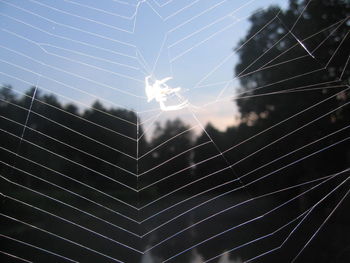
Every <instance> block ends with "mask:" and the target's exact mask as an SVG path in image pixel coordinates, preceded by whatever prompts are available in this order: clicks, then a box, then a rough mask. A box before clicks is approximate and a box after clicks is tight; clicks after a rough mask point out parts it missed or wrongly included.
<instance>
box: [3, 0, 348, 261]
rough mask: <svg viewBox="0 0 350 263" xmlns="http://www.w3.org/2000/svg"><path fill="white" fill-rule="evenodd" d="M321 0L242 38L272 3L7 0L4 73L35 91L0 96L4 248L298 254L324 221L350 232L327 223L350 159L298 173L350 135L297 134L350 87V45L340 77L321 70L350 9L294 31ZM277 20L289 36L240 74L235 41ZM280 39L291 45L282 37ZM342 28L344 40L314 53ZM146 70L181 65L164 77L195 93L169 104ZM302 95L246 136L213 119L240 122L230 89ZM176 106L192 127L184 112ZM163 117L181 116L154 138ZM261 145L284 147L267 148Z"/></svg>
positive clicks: (183, 255)
mask: <svg viewBox="0 0 350 263" xmlns="http://www.w3.org/2000/svg"><path fill="white" fill-rule="evenodd" d="M257 2H259V6H260V7H261V8H262V9H260V10H256V8H257ZM312 2H313V1H308V2H307V4H306V6H305V7H304V9H302V10H298V12H299V13H298V14H299V15H298V18H297V20H295V21H294V24H293V25H292V26H288V25H286V24H285V22H284V20H283V18H282V16H281V15H280V14H281V12H282V10H279V11H277V12H276V13H275V14H274V15H273V16H272V17H271V19H270V20H269V21H267V23H265V24H264V25H262V26H261V27H260V28H259V29H258V30H257V31H256V32H254V33H253V35H252V37H251V38H249V39H247V41H245V42H242V43H240V44H238V45H237V48H236V49H234V50H233V51H232V47H233V46H234V44H235V41H236V38H233V37H232V36H235V34H242V35H241V37H243V36H244V35H245V31H244V30H242V29H241V27H244V23H247V19H248V18H249V17H250V16H251V15H252V14H253V13H254V14H259V13H261V12H263V11H265V10H267V7H268V6H269V5H270V4H275V3H276V1H255V0H251V1H228V0H222V1H215V2H213V1H199V0H192V1H173V0H163V1H161V0H158V1H157V0H152V1H148V0H146V1H136V0H135V1H132V0H128V1H124V0H108V1H107V0H106V1H103V4H102V3H101V4H100V3H97V2H95V1H79V0H66V1H55V2H46V1H41V0H40V1H39V0H25V1H5V0H0V3H1V5H2V9H1V10H0V15H1V22H2V26H1V29H2V31H1V34H2V35H3V36H5V37H4V39H5V41H4V42H3V43H1V44H0V46H1V50H2V52H1V58H0V61H1V63H2V65H3V67H2V70H1V72H0V74H1V76H2V82H3V83H11V84H13V86H14V88H13V89H12V91H13V92H14V93H15V94H16V95H17V96H22V97H23V98H25V102H26V103H25V104H20V103H16V101H14V100H10V99H7V98H0V105H6V106H7V107H9V109H10V111H9V112H2V113H1V115H0V118H1V126H0V130H1V133H2V136H3V138H5V139H4V142H2V143H1V145H0V149H1V152H2V155H1V156H2V160H0V163H1V170H0V171H1V178H2V185H3V187H2V203H3V209H2V213H1V216H2V220H3V221H2V222H3V223H2V224H3V225H4V226H5V227H3V229H2V233H1V238H2V239H3V241H4V242H3V243H5V244H6V245H5V246H4V247H3V249H2V250H1V251H0V252H1V254H2V256H3V257H4V259H5V260H4V262H7V261H10V260H14V261H15V260H17V261H18V262H48V261H51V260H52V261H53V262H67V261H68V262H69V261H70V262H144V263H145V262H214V261H217V262H251V261H255V262H263V261H264V260H267V262H271V261H273V260H274V259H275V258H283V259H284V260H285V261H286V262H287V261H291V262H294V261H295V262H298V261H299V262H302V261H301V260H303V259H304V260H305V258H302V257H303V255H305V253H306V252H307V250H308V249H311V248H312V253H315V252H316V251H317V248H315V247H311V246H312V244H314V243H315V240H316V239H317V238H318V236H320V235H321V234H322V233H324V232H326V231H327V229H331V230H329V231H333V230H334V229H336V231H342V230H341V227H342V226H341V225H340V226H338V227H333V228H330V227H329V222H330V221H331V220H333V221H332V222H334V221H335V219H334V218H337V220H338V221H339V218H342V217H345V215H344V213H345V212H344V211H343V210H342V209H340V208H341V207H344V203H345V201H346V198H347V195H348V193H349V182H348V179H349V169H350V168H346V166H347V167H348V163H346V164H345V166H344V167H345V168H344V167H342V168H339V167H336V168H337V169H336V170H327V171H325V172H324V174H317V175H315V174H314V173H312V171H313V169H315V168H314V167H310V168H308V170H309V171H310V175H308V174H305V175H304V176H299V177H296V176H295V175H296V174H298V173H300V172H302V171H305V170H303V168H304V167H305V166H308V165H309V164H310V165H311V164H312V165H313V164H314V163H315V161H314V160H318V158H320V156H327V157H328V158H331V157H332V156H331V153H332V151H333V150H334V149H345V148H346V146H348V145H349V141H348V140H349V138H350V137H349V135H348V134H349V127H350V124H349V123H348V124H347V125H344V126H341V127H323V126H322V129H319V130H320V131H319V133H318V136H317V139H312V140H311V139H310V140H309V141H308V143H306V144H305V143H304V142H303V143H300V141H299V140H298V138H299V137H305V138H309V136H308V133H310V132H313V131H315V127H316V129H317V127H320V126H321V125H322V121H323V120H324V119H325V118H329V116H332V115H333V114H336V113H337V112H338V111H339V110H340V109H344V108H346V107H348V104H349V101H348V98H345V99H344V100H341V99H340V101H341V104H335V103H332V102H334V100H335V98H342V96H343V94H345V92H349V88H350V87H349V83H346V80H344V78H343V76H344V74H345V71H346V69H347V68H348V62H349V54H348V56H347V57H346V58H343V60H342V65H343V66H342V69H343V70H342V72H340V74H338V75H335V76H334V77H333V78H332V81H327V82H324V81H318V80H320V79H322V78H321V77H319V78H318V76H322V75H324V74H331V73H330V72H329V71H328V70H329V68H330V67H331V65H332V63H333V61H334V60H335V58H336V56H337V54H338V53H339V52H340V51H341V50H346V42H347V41H348V37H349V36H348V34H349V32H348V33H347V34H346V35H345V36H344V37H343V38H341V39H337V38H338V35H337V32H338V30H339V28H341V27H342V26H345V25H347V23H348V17H340V18H339V21H338V22H336V23H330V24H328V25H327V26H326V27H324V28H323V27H322V28H318V29H317V30H316V31H315V32H314V33H313V34H312V35H308V36H303V37H299V36H297V35H295V33H294V32H295V30H294V29H295V28H298V27H301V26H303V25H301V24H300V19H301V18H302V17H303V15H304V13H305V11H306V10H307V8H309V5H311V4H313V3H312ZM279 4H283V5H286V4H287V3H286V1H280V3H279ZM276 22H277V23H279V24H280V25H282V27H283V28H285V33H284V34H282V36H281V38H280V39H279V40H277V41H276V42H274V43H273V44H272V45H271V46H269V47H268V48H266V50H265V51H264V52H263V53H262V54H260V56H258V57H256V58H253V59H252V62H251V64H249V65H248V67H246V68H244V69H243V70H241V71H240V72H238V73H237V74H235V75H234V76H232V66H233V65H234V64H235V63H237V55H238V53H239V52H240V49H241V48H243V47H245V46H246V45H249V43H250V41H251V40H252V39H253V38H255V37H259V35H260V34H262V33H263V32H264V30H267V29H268V28H269V27H270V26H271V24H272V23H276ZM242 25H243V26H242ZM240 32H241V33H240ZM320 36H321V37H320ZM241 37H240V38H241ZM284 39H288V40H289V41H290V42H291V43H293V44H292V45H291V46H288V47H283V46H280V45H279V44H280V43H281V41H282V40H284ZM315 39H316V40H315ZM335 39H336V41H337V43H338V45H337V48H336V49H335V50H334V51H330V52H329V56H328V57H326V58H324V57H318V56H317V54H318V53H317V52H318V51H319V50H321V49H327V44H328V42H329V41H335ZM276 48H277V49H278V51H279V52H278V53H277V54H276V53H274V54H276V55H275V56H274V57H273V59H269V60H268V61H264V59H265V57H264V56H265V55H267V54H270V53H271V52H274V51H275V49H276ZM213 50H214V51H213ZM347 50H348V49H347ZM348 53H349V52H348ZM207 54H210V55H207ZM212 54H213V55H212ZM290 54H293V55H294V54H295V56H293V58H292V59H290V58H288V59H286V57H289V55H290ZM300 54H301V55H300ZM206 55H207V57H206ZM287 55H288V56H287ZM203 57H205V59H204V61H205V63H203V62H202V61H203ZM198 61H199V62H198ZM295 62H296V63H298V62H300V63H301V64H296V65H297V66H301V65H303V64H305V63H307V64H308V65H310V68H311V70H305V72H303V73H302V74H298V75H295V74H294V73H293V72H291V73H289V72H286V73H285V74H284V75H283V76H279V77H278V79H276V81H275V82H271V83H266V84H265V85H264V86H258V87H253V88H252V89H251V92H253V91H259V92H260V93H259V94H253V93H247V92H244V91H240V90H238V89H237V87H239V81H241V80H243V79H244V78H247V77H249V76H252V75H253V76H254V74H257V73H259V72H262V71H269V72H271V73H273V72H274V70H275V69H276V68H278V67H281V66H283V65H286V64H290V63H295ZM198 63H203V65H198ZM293 65H294V64H293ZM307 68H309V67H307ZM146 76H152V77H153V78H154V79H158V80H160V79H164V78H166V77H169V76H171V77H173V79H172V80H171V81H169V85H170V86H171V87H181V91H182V93H181V96H182V97H183V98H185V99H187V100H188V101H189V102H190V106H189V107H187V108H185V109H182V110H179V111H174V112H162V111H161V110H160V108H159V105H158V104H157V103H156V102H153V103H147V98H146V96H145V91H144V86H145V83H144V78H145V77H146ZM310 76H313V78H309V77H310ZM315 79H316V80H317V81H316V82H315V81H314V80H315ZM293 80H298V83H300V84H299V85H298V86H292V85H291V83H292V82H291V81H293ZM116 83H117V84H116ZM29 86H33V87H34V88H33V89H32V92H31V93H28V92H27V89H28V87H29ZM4 89H9V88H7V87H4ZM322 92H326V94H327V96H326V97H320V96H318V94H319V93H322ZM300 93H309V94H315V95H314V98H313V100H311V101H310V102H309V104H308V106H307V107H306V108H300V109H299V110H298V111H297V112H286V113H283V114H282V115H281V116H283V117H282V118H281V119H280V120H277V121H276V122H274V123H273V124H272V125H271V126H270V127H268V128H266V129H262V130H261V131H260V132H258V133H255V134H252V135H250V134H248V135H247V136H246V137H245V138H244V139H243V140H241V141H236V140H235V139H232V140H231V141H230V144H226V145H225V144H223V143H222V142H220V141H219V138H218V136H217V134H215V132H214V131H213V129H211V128H210V126H207V122H211V123H213V124H214V125H218V126H220V125H221V124H224V127H228V126H232V125H234V124H235V123H234V119H233V118H232V116H233V115H234V112H236V111H237V110H236V109H234V103H233V101H237V100H243V99H247V98H250V99H253V98H263V97H267V96H271V97H276V98H277V97H278V96H281V95H288V96H291V98H294V97H293V95H294V94H300ZM42 94H46V97H45V95H42ZM49 94H53V95H54V96H55V97H57V98H58V100H59V101H56V100H55V99H53V97H50V95H49ZM320 98H322V99H320ZM96 100H98V101H99V102H100V103H94V104H92V103H93V102H94V101H96ZM60 103H61V104H62V105H66V106H65V107H60V106H59V104H60ZM169 103H173V104H177V103H179V101H178V98H176V97H172V98H169ZM69 104H74V105H76V106H77V107H78V112H79V113H77V112H75V111H72V110H70V108H69V107H68V106H69ZM109 109H119V110H120V112H117V113H112V112H111V111H109ZM11 112H16V113H17V115H16V118H13V117H12V116H13V115H11ZM83 112H87V113H89V114H87V115H85V116H83V114H80V113H83ZM227 116H230V117H227ZM178 118H180V119H181V120H183V121H184V122H185V125H183V126H179V125H178V126H176V125H175V124H176V123H178V122H177V119H178ZM96 120H99V121H96ZM167 120H172V122H167ZM39 122H40V123H44V124H45V125H43V126H40V127H39V126H38V127H36V126H35V123H39ZM157 123H161V124H157ZM166 123H170V124H171V123H175V124H174V126H170V128H169V129H168V130H165V133H164V134H163V136H158V137H157V134H158V133H159V132H160V131H161V130H162V129H165V127H166V126H165V125H166ZM320 123H321V124H320ZM179 127H180V128H179ZM57 131H59V132H57ZM57 133H60V134H61V135H60V136H59V137H56V135H57ZM193 136H196V138H198V139H197V141H196V143H187V142H188V141H191V139H193V138H192V137H193ZM199 138H200V139H199ZM312 138H313V137H312ZM286 140H287V142H290V143H291V144H292V142H293V143H294V142H295V143H294V145H289V144H288V143H286ZM180 146H181V147H180ZM339 147H340V148H339ZM342 147H343V148H342ZM246 149H254V150H253V151H251V152H249V151H246ZM271 149H272V150H271ZM266 150H270V151H273V152H274V154H273V155H271V156H269V158H268V160H269V161H264V162H261V161H260V160H266V158H262V156H264V155H265V154H266ZM162 153H166V155H165V156H163V155H162ZM74 154H75V155H74ZM344 154H346V153H345V152H344ZM76 156H79V157H78V158H77V157H76ZM193 156H196V158H194V157H193ZM333 158H337V157H334V156H333ZM310 160H313V162H311V161H310ZM332 161H334V159H331V160H330V162H332ZM71 171H74V174H72V173H71ZM75 171H78V172H75ZM195 171H196V172H195ZM281 178H282V179H281ZM291 182H293V183H292V184H291ZM265 189H268V190H267V191H266V190H265ZM336 216H337V217H336ZM334 224H335V223H334ZM327 226H328V228H327ZM347 227H348V226H347ZM326 233H327V234H328V235H331V234H332V235H333V236H334V235H335V233H333V232H331V233H328V232H326ZM324 235H325V234H324ZM230 260H231V261H230ZM232 260H233V261H232ZM269 260H270V261H269Z"/></svg>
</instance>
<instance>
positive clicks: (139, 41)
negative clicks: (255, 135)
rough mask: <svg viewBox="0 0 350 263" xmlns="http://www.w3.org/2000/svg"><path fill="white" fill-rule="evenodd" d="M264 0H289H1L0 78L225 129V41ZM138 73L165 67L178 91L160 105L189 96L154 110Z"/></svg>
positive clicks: (231, 119) (281, 0)
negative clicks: (182, 105)
mask: <svg viewBox="0 0 350 263" xmlns="http://www.w3.org/2000/svg"><path fill="white" fill-rule="evenodd" d="M272 4H277V5H279V6H281V7H282V8H285V7H286V6H287V4H288V0H218V1H213V0H191V1H190V0H141V1H138V0H101V1H95V0H55V1H54V0H45V1H44V0H11V1H10V0H0V27H1V31H0V39H1V43H0V63H1V70H0V82H1V84H11V85H12V86H13V88H14V90H16V91H18V92H19V93H18V94H20V93H21V92H24V91H25V90H27V89H28V88H29V87H30V86H37V87H39V90H40V91H41V92H50V93H53V94H55V95H56V96H58V97H59V99H60V100H61V101H62V102H63V103H70V102H73V103H76V104H77V105H78V106H79V107H80V109H85V108H86V107H88V106H89V105H91V103H92V102H94V101H96V100H97V99H98V100H99V101H101V102H102V103H103V104H104V105H106V107H121V108H126V109H131V110H134V111H137V112H138V114H139V116H140V119H141V122H142V123H143V125H144V126H145V127H146V128H147V127H149V130H150V131H152V125H154V123H155V122H156V121H160V122H162V121H165V120H167V119H174V118H181V119H182V120H184V121H185V122H186V123H189V125H196V124H200V125H203V126H204V125H205V124H206V123H208V122H211V123H213V124H214V126H216V127H217V128H219V129H221V130H224V129H225V128H226V127H228V126H232V125H234V124H236V123H237V119H236V118H235V116H236V115H237V109H236V107H235V103H234V102H233V101H232V97H233V96H234V95H235V92H236V90H237V87H239V81H238V80H233V79H234V71H233V69H234V66H235V64H236V63H237V61H238V58H237V54H236V53H235V52H233V48H235V47H237V46H238V43H239V41H240V39H242V38H243V37H244V36H245V34H246V32H247V30H248V29H249V21H248V18H249V16H250V15H251V14H253V13H254V12H258V10H261V9H264V8H267V7H269V6H270V5H272ZM147 76H151V79H152V82H153V81H156V80H162V79H164V78H167V77H171V78H172V79H170V80H168V81H167V82H166V84H167V85H168V87H170V88H177V87H179V88H180V92H179V96H180V98H179V97H168V100H167V102H166V104H167V106H171V105H177V104H179V103H181V101H188V104H187V105H189V106H188V107H186V108H184V109H181V110H177V111H170V112H163V111H161V110H160V105H159V103H158V102H157V101H156V100H154V99H153V100H152V101H150V102H148V101H147V97H146V94H145V77H147ZM200 125H199V126H200ZM197 129H199V128H197ZM199 130H200V129H199Z"/></svg>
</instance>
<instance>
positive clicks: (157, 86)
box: [145, 76, 188, 111]
mask: <svg viewBox="0 0 350 263" xmlns="http://www.w3.org/2000/svg"><path fill="white" fill-rule="evenodd" d="M150 79H151V76H147V77H146V78H145V85H146V95H147V102H150V101H152V100H153V99H155V100H156V101H157V102H159V105H160V109H161V110H163V111H174V110H180V109H183V108H185V107H187V106H188V101H187V100H184V101H183V102H182V103H180V104H178V105H172V106H166V105H165V102H166V101H167V99H168V96H169V95H171V94H175V95H176V96H177V97H178V98H180V99H181V100H183V98H182V97H181V95H180V94H179V92H180V90H181V88H180V87H177V88H170V87H169V86H168V85H167V84H166V82H167V81H169V80H171V79H172V77H167V78H164V79H162V80H156V81H154V82H153V84H151V83H150Z"/></svg>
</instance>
